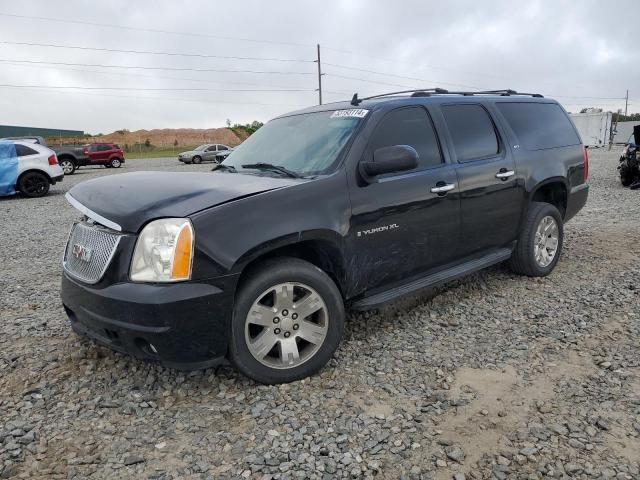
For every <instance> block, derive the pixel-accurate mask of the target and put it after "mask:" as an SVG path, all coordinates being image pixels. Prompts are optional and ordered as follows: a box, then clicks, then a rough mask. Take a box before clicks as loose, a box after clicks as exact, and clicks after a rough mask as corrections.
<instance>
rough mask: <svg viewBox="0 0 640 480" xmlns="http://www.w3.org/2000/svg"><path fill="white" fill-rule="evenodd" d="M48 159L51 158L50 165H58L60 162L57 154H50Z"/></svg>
mask: <svg viewBox="0 0 640 480" xmlns="http://www.w3.org/2000/svg"><path fill="white" fill-rule="evenodd" d="M47 160H49V165H57V164H58V159H57V158H56V156H55V155H50V156H49V158H48V159H47Z"/></svg>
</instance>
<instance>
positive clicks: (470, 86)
mask: <svg viewBox="0 0 640 480" xmlns="http://www.w3.org/2000/svg"><path fill="white" fill-rule="evenodd" d="M324 64H325V65H329V66H331V67H335V68H342V69H345V70H353V71H355V72H364V73H373V74H376V75H383V76H385V77H394V78H402V79H406V80H417V81H419V82H429V83H433V84H438V83H442V84H445V85H453V86H456V87H463V88H475V89H477V90H482V87H474V86H472V85H465V84H462V83H451V82H442V81H440V80H429V79H425V78H417V77H408V76H406V75H396V74H394V73H384V72H378V71H376V70H367V69H364V68H356V67H348V66H346V65H338V64H335V63H327V62H324Z"/></svg>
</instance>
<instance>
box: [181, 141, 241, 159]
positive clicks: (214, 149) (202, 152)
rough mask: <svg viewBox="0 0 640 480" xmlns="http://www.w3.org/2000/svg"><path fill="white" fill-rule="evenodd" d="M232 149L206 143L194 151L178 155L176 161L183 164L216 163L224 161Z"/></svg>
mask: <svg viewBox="0 0 640 480" xmlns="http://www.w3.org/2000/svg"><path fill="white" fill-rule="evenodd" d="M232 151H233V148H231V147H228V146H226V145H222V144H219V143H207V144H205V145H200V146H199V147H198V148H195V149H194V150H190V151H188V152H182V153H180V154H178V160H180V161H181V162H184V163H202V162H216V163H219V162H220V161H222V160H224V159H225V158H226V157H227V155H229V154H230V153H231V152H232Z"/></svg>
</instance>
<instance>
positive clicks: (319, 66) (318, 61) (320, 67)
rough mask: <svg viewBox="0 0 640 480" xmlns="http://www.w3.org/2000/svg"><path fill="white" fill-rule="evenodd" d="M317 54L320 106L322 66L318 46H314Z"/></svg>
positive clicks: (320, 102)
mask: <svg viewBox="0 0 640 480" xmlns="http://www.w3.org/2000/svg"><path fill="white" fill-rule="evenodd" d="M316 47H317V52H318V59H317V60H316V62H317V64H318V105H322V66H321V64H320V44H319V43H318V44H317V45H316Z"/></svg>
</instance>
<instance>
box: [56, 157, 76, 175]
mask: <svg viewBox="0 0 640 480" xmlns="http://www.w3.org/2000/svg"><path fill="white" fill-rule="evenodd" d="M58 164H59V165H60V167H62V171H63V172H64V174H65V175H73V174H74V173H75V171H76V164H75V162H74V161H73V160H70V159H68V158H63V159H62V160H58Z"/></svg>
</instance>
